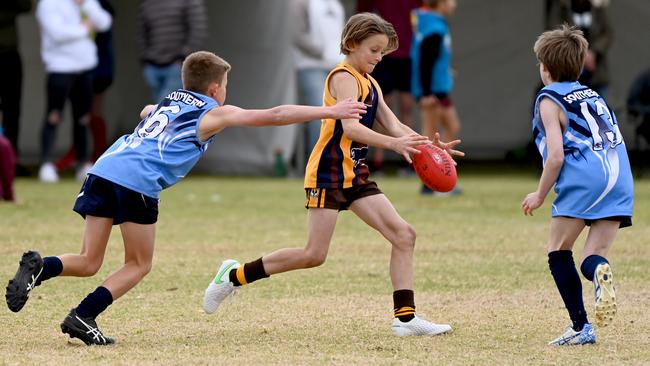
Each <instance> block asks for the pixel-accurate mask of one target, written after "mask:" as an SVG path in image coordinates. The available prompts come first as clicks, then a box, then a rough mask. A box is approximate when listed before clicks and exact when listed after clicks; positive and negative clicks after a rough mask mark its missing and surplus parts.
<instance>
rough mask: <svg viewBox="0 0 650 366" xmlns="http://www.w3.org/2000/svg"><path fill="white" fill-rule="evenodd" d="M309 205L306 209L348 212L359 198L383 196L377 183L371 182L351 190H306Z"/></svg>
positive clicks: (307, 204) (306, 205)
mask: <svg viewBox="0 0 650 366" xmlns="http://www.w3.org/2000/svg"><path fill="white" fill-rule="evenodd" d="M305 193H306V194H307V203H305V208H308V209H309V208H331V209H333V210H339V211H344V210H347V209H348V208H349V207H350V205H351V204H352V202H354V201H356V200H358V199H359V198H363V197H367V196H372V195H375V194H382V192H381V190H380V189H379V188H378V187H377V183H375V182H369V183H367V184H363V185H360V186H354V187H350V188H343V189H339V188H305Z"/></svg>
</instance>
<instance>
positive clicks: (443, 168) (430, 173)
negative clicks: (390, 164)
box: [413, 145, 456, 192]
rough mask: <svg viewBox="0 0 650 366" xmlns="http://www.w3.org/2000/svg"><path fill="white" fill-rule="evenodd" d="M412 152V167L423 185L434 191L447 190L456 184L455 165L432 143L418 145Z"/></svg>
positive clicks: (447, 155)
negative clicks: (416, 152) (414, 152)
mask: <svg viewBox="0 0 650 366" xmlns="http://www.w3.org/2000/svg"><path fill="white" fill-rule="evenodd" d="M416 149H418V150H420V153H419V154H413V168H414V169H415V172H416V173H417V174H418V177H420V180H421V181H422V183H424V185H426V186H427V187H429V188H431V189H432V190H434V191H436V192H449V191H451V190H452V189H454V186H455V185H456V166H454V161H453V160H452V159H451V156H449V154H447V152H446V151H444V150H443V149H441V148H439V147H437V146H434V145H420V146H418V147H417V148H416Z"/></svg>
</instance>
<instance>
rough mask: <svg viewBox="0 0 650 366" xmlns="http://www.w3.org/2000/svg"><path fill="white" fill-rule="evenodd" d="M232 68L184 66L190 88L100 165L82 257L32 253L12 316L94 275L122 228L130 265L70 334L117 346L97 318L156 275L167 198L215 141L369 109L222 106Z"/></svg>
mask: <svg viewBox="0 0 650 366" xmlns="http://www.w3.org/2000/svg"><path fill="white" fill-rule="evenodd" d="M229 70H230V65H229V64H228V63H227V62H226V61H224V60H223V59H221V58H219V57H218V56H216V55H214V54H212V53H210V52H205V51H200V52H195V53H193V54H191V55H189V56H188V57H187V58H186V59H185V61H184V62H183V67H182V74H183V87H184V89H179V90H176V91H174V92H172V93H170V94H169V95H167V97H165V98H164V99H163V100H161V101H160V103H159V104H157V105H148V106H146V107H145V108H144V109H143V110H142V112H140V118H142V121H141V122H140V124H138V126H137V127H136V128H135V130H134V132H133V133H132V134H130V135H125V136H122V137H121V138H119V139H118V140H117V141H116V142H115V143H114V144H113V145H112V146H111V147H110V148H109V149H108V150H107V151H106V152H105V153H104V154H103V155H102V156H101V157H100V158H99V159H98V160H97V162H96V164H95V166H94V167H93V168H92V169H91V170H90V172H89V174H88V176H87V178H86V181H85V182H84V184H83V187H82V188H81V192H80V193H79V195H78V197H77V201H76V203H75V206H74V211H76V212H78V213H79V214H80V215H82V216H83V217H84V218H85V219H86V227H85V234H84V239H83V244H82V248H81V253H80V254H64V255H61V256H58V257H45V258H41V256H40V255H39V254H38V253H37V252H35V251H29V252H27V253H25V254H24V255H23V257H22V259H21V261H20V266H19V268H18V271H17V273H16V276H15V277H14V278H13V279H12V280H10V281H9V284H8V285H7V292H6V300H7V305H8V306H9V309H11V310H12V311H14V312H18V311H20V309H22V307H23V306H24V305H25V303H26V301H27V298H28V296H29V294H30V292H31V290H33V289H34V287H36V286H38V285H39V284H40V283H41V282H42V281H45V280H47V279H50V278H52V277H56V276H75V277H88V276H92V275H94V274H95V273H97V271H98V270H99V268H100V267H101V265H102V261H103V259H104V252H105V251H106V244H107V243H108V238H109V235H110V232H111V227H112V225H120V230H121V232H122V238H123V240H124V248H125V264H124V266H123V267H122V268H121V269H119V270H118V271H117V272H115V273H113V274H111V275H110V276H109V277H108V278H107V279H106V280H105V281H104V283H103V284H102V285H101V286H100V287H98V288H97V289H96V290H95V291H94V292H92V293H90V294H89V295H88V296H87V297H86V298H85V299H84V300H83V301H81V303H80V304H79V305H78V306H77V307H76V308H74V309H72V310H71V311H70V313H69V314H68V316H67V317H66V318H65V319H64V321H63V323H62V324H61V330H62V331H63V332H64V333H67V334H69V335H70V337H75V338H79V339H81V340H82V341H83V342H84V343H86V344H87V345H92V344H96V345H107V344H112V343H114V340H113V339H112V338H109V337H106V336H104V334H103V333H102V332H101V331H100V330H99V328H98V327H97V323H96V322H95V318H96V317H97V315H99V314H100V313H101V312H103V311H104V310H105V309H106V308H107V307H108V306H109V305H110V304H111V303H112V302H113V301H114V300H116V299H117V298H119V297H120V296H122V295H124V294H125V293H126V292H127V291H129V290H130V289H131V288H133V287H134V286H135V285H136V284H138V283H139V282H140V281H141V280H142V279H143V278H144V276H145V275H146V274H147V273H148V272H149V270H150V269H151V262H152V258H153V248H154V238H155V226H156V225H155V223H156V221H157V217H158V196H159V194H160V192H161V191H162V190H163V189H165V188H167V187H169V186H171V185H173V184H175V183H177V182H178V181H179V180H181V179H182V178H183V177H185V175H186V174H187V173H188V172H189V171H190V170H191V169H192V167H193V166H194V165H195V164H196V162H197V161H198V160H199V159H200V157H201V156H202V154H203V153H204V152H205V150H206V149H207V147H208V145H209V144H210V142H212V139H213V137H214V135H215V134H217V133H218V132H220V131H221V130H223V129H224V128H226V127H230V126H268V125H275V126H279V125H286V124H293V123H298V122H303V121H310V120H314V119H321V118H334V119H344V118H348V119H359V118H361V115H362V114H364V113H365V108H366V107H365V105H364V104H363V103H361V102H355V101H353V100H351V99H347V100H344V101H341V102H339V103H338V104H336V105H333V106H330V107H307V106H295V105H284V106H279V107H275V108H271V109H265V110H244V109H241V108H238V107H235V106H230V105H223V103H224V101H225V99H226V85H227V83H228V78H227V76H228V71H229Z"/></svg>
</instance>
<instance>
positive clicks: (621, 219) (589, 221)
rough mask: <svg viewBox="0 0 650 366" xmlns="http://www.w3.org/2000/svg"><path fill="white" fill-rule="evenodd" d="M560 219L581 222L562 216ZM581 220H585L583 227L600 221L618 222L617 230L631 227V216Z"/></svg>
mask: <svg viewBox="0 0 650 366" xmlns="http://www.w3.org/2000/svg"><path fill="white" fill-rule="evenodd" d="M562 217H567V218H570V219H577V220H581V219H580V218H579V217H572V216H562ZM582 220H585V225H587V226H591V224H592V223H594V222H596V221H600V220H605V221H618V222H620V223H621V224H620V225H619V229H622V228H625V227H629V226H632V216H608V217H603V218H600V219H582Z"/></svg>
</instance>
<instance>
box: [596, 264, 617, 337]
mask: <svg viewBox="0 0 650 366" xmlns="http://www.w3.org/2000/svg"><path fill="white" fill-rule="evenodd" d="M594 297H595V299H596V311H595V316H596V325H597V326H599V327H606V326H608V325H609V324H610V323H611V322H612V321H613V320H614V315H616V294H615V293H614V277H613V275H612V267H610V265H609V264H608V263H601V264H599V265H598V266H597V267H596V270H595V272H594Z"/></svg>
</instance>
